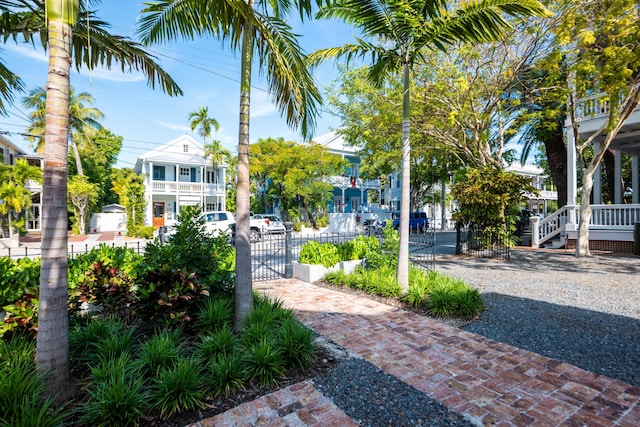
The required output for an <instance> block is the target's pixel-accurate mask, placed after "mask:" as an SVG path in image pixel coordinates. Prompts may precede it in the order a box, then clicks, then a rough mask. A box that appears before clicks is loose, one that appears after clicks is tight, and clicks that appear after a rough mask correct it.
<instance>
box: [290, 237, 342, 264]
mask: <svg viewBox="0 0 640 427" xmlns="http://www.w3.org/2000/svg"><path fill="white" fill-rule="evenodd" d="M299 260H300V262H301V263H302V264H322V265H324V266H325V267H327V268H329V267H331V266H333V265H336V264H337V263H338V262H340V261H341V258H340V250H339V248H338V246H337V245H336V244H334V243H320V242H316V241H315V240H309V241H307V242H306V243H305V244H304V245H302V248H300V258H299Z"/></svg>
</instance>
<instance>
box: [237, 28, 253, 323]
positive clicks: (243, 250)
mask: <svg viewBox="0 0 640 427" xmlns="http://www.w3.org/2000/svg"><path fill="white" fill-rule="evenodd" d="M253 38H254V35H253V28H252V27H251V26H250V25H249V24H245V28H244V32H243V40H242V70H241V80H240V132H239V139H238V183H237V190H236V289H235V296H236V302H235V308H236V310H235V322H234V328H235V330H236V331H240V330H241V329H242V326H243V323H244V319H245V317H246V316H247V314H249V312H250V311H251V310H252V309H253V288H252V283H251V243H250V242H249V229H250V218H249V216H250V211H251V206H250V199H249V195H250V194H249V192H250V189H249V118H250V95H251V64H252V55H253Z"/></svg>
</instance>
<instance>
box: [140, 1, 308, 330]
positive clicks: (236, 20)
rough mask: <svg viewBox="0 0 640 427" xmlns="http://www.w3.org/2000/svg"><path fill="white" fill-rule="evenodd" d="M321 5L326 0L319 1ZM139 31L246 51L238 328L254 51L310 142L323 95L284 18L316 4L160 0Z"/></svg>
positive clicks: (239, 307)
mask: <svg viewBox="0 0 640 427" xmlns="http://www.w3.org/2000/svg"><path fill="white" fill-rule="evenodd" d="M316 1H317V2H319V0H316ZM145 5H146V7H145V9H144V10H143V17H142V18H141V19H140V21H139V23H140V28H139V34H140V36H141V38H142V41H143V43H145V44H151V43H159V42H164V41H167V40H173V39H176V38H178V37H183V38H189V39H194V38H196V37H200V36H203V35H205V34H208V35H211V36H213V37H215V38H218V39H220V40H222V41H223V42H225V43H226V42H228V44H229V45H230V47H231V48H232V49H233V50H236V51H238V50H239V51H240V57H241V70H240V123H239V124H240V126H239V135H238V178H237V187H236V189H237V193H236V287H235V295H236V310H235V315H236V318H235V327H236V329H240V328H241V326H242V322H243V320H244V318H245V317H246V315H247V314H248V313H249V311H250V310H251V309H252V308H253V290H252V284H251V246H250V242H249V215H250V209H251V208H250V201H249V200H250V186H249V123H250V94H251V72H252V65H253V56H254V53H255V54H256V56H257V59H258V65H259V66H260V68H261V69H262V70H264V71H265V73H264V74H265V75H266V77H267V79H268V83H269V87H270V88H271V91H272V96H273V99H274V101H275V103H276V105H277V107H278V109H279V110H280V112H281V113H282V115H283V116H284V117H285V119H286V121H287V123H288V124H289V125H291V126H295V127H299V128H300V130H301V131H302V135H303V136H304V137H308V136H309V135H310V134H311V132H312V131H313V128H314V127H315V116H316V110H317V106H318V105H319V103H320V94H319V91H318V89H317V88H316V86H315V84H314V82H313V79H312V77H311V74H310V72H309V70H308V68H307V61H306V57H305V55H304V54H303V51H302V49H301V47H300V45H299V44H298V41H297V38H296V35H295V34H294V33H293V31H292V29H291V27H290V26H289V25H288V24H287V23H286V21H285V20H284V18H286V16H285V15H286V14H287V13H289V12H291V11H294V10H295V11H297V12H299V15H300V17H301V18H305V17H308V16H309V15H310V14H311V7H312V2H311V1H310V0H298V1H296V2H288V1H285V0H279V1H266V0H258V1H254V0H246V1H235V0H220V1H206V2H203V1H201V0H156V1H151V2H147V3H145Z"/></svg>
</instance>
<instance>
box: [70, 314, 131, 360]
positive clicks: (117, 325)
mask: <svg viewBox="0 0 640 427" xmlns="http://www.w3.org/2000/svg"><path fill="white" fill-rule="evenodd" d="M134 331H135V330H134V329H133V328H131V327H130V326H128V325H127V324H126V323H125V322H124V321H122V320H119V319H117V318H115V317H113V316H109V317H106V318H99V319H89V320H87V321H85V322H82V321H80V322H78V323H76V324H75V325H73V326H72V327H71V329H70V331H69V356H70V358H71V361H72V362H73V363H74V364H76V365H77V367H78V368H80V369H81V370H83V369H85V368H86V366H87V365H96V364H97V363H99V362H100V359H101V357H102V358H103V359H104V358H107V359H108V358H109V355H112V356H116V355H117V354H118V352H119V351H125V350H128V349H130V348H131V347H132V344H133V342H132V338H133V333H134Z"/></svg>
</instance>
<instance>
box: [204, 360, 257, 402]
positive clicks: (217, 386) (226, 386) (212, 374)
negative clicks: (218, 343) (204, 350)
mask: <svg viewBox="0 0 640 427" xmlns="http://www.w3.org/2000/svg"><path fill="white" fill-rule="evenodd" d="M246 376H247V372H246V367H245V365H244V363H243V360H242V355H241V354H240V352H237V353H230V354H224V355H221V356H219V357H217V358H215V359H212V360H211V361H210V363H209V364H208V369H207V370H206V374H205V376H204V380H205V388H206V390H207V391H208V392H210V393H212V394H213V395H218V394H224V395H225V396H229V394H231V393H233V392H234V391H236V390H241V389H242V388H243V387H244V383H245V379H246Z"/></svg>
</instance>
